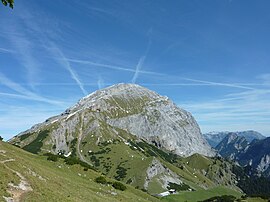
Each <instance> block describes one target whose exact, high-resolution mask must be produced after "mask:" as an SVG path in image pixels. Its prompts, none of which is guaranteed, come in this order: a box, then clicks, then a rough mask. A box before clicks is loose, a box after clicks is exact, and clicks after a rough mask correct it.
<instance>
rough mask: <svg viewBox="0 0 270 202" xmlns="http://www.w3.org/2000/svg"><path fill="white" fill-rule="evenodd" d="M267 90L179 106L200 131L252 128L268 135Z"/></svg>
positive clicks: (269, 104) (269, 93)
mask: <svg viewBox="0 0 270 202" xmlns="http://www.w3.org/2000/svg"><path fill="white" fill-rule="evenodd" d="M269 100H270V90H247V91H243V92H239V93H231V94H227V95H225V96H224V97H223V98H222V99H216V100H205V101H199V102H193V103H182V104H179V105H180V107H183V108H185V109H187V110H188V111H190V112H192V113H193V115H194V116H195V118H196V119H197V120H198V122H199V124H200V126H201V128H202V130H203V131H204V132H209V131H213V130H217V128H218V129H219V130H227V131H232V130H247V129H255V130H258V131H259V132H262V133H265V135H270V134H268V131H269V123H270V111H269V109H270V103H269Z"/></svg>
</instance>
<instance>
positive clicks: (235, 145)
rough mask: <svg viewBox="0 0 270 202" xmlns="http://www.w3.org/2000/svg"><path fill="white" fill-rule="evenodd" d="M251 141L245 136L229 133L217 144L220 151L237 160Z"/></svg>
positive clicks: (222, 154) (226, 156)
mask: <svg viewBox="0 0 270 202" xmlns="http://www.w3.org/2000/svg"><path fill="white" fill-rule="evenodd" d="M248 145H249V143H248V142H247V140H246V139H245V138H244V137H240V136H238V135H237V134H235V133H229V134H228V135H227V136H226V137H225V138H224V139H223V140H222V141H221V142H220V143H219V144H218V145H217V146H216V148H215V149H216V150H217V151H218V153H219V154H220V155H221V156H223V157H225V158H229V159H231V160H237V158H238V156H239V155H240V153H242V152H244V151H245V150H246V149H247V148H248Z"/></svg>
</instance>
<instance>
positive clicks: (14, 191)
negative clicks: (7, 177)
mask: <svg viewBox="0 0 270 202" xmlns="http://www.w3.org/2000/svg"><path fill="white" fill-rule="evenodd" d="M13 161H15V159H7V160H4V161H0V163H1V164H3V165H4V166H5V168H6V169H8V170H10V171H11V172H13V173H15V174H16V175H17V176H18V177H19V178H20V183H19V184H18V185H15V184H13V183H11V182H10V183H8V190H7V192H8V193H9V194H10V195H11V196H12V197H5V196H3V198H4V199H5V200H6V202H20V201H22V197H23V195H24V194H26V193H27V192H30V191H33V189H32V187H31V186H30V184H29V183H28V182H27V180H26V178H25V177H24V176H23V175H22V174H21V173H19V172H18V171H16V170H13V169H12V168H10V167H9V166H7V165H6V163H8V162H13Z"/></svg>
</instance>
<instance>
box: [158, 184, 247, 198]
mask: <svg viewBox="0 0 270 202" xmlns="http://www.w3.org/2000/svg"><path fill="white" fill-rule="evenodd" d="M222 195H232V196H235V197H236V198H240V197H241V195H242V194H241V193H240V192H237V191H234V190H232V189H229V188H227V187H221V186H219V187H215V188H211V189H208V190H198V191H193V192H181V193H180V194H175V195H170V196H166V197H164V198H162V201H164V202H165V201H166V202H196V201H202V200H205V199H209V198H211V197H214V196H222Z"/></svg>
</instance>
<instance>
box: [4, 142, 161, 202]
mask: <svg viewBox="0 0 270 202" xmlns="http://www.w3.org/2000/svg"><path fill="white" fill-rule="evenodd" d="M0 150H4V151H6V153H3V152H0V161H3V160H7V159H14V160H15V161H13V162H6V163H5V165H6V166H7V167H8V168H11V169H13V170H15V171H17V172H19V173H20V174H21V175H23V176H24V177H25V178H26V180H27V181H28V182H29V184H30V186H31V187H32V188H33V191H31V192H28V193H27V194H25V195H24V196H23V201H105V202H106V201H157V199H156V198H153V197H151V196H150V195H148V194H146V193H144V192H142V191H140V190H136V189H134V188H132V187H131V186H128V189H127V190H126V191H124V192H122V191H117V190H115V189H113V188H112V187H111V186H104V185H100V184H97V183H95V182H94V179H95V178H96V177H97V176H99V175H100V174H99V173H97V172H95V171H92V170H88V171H83V168H82V167H80V166H78V165H75V166H67V165H66V164H64V163H63V160H60V161H58V162H49V161H47V160H46V157H43V156H38V155H34V154H31V153H28V152H26V151H23V150H22V149H19V148H16V147H14V146H12V145H9V144H8V143H4V142H1V141H0ZM7 167H5V166H4V164H3V163H0V173H1V176H0V178H1V180H0V201H3V200H4V199H3V197H2V196H8V195H9V194H8V193H7V192H6V190H7V189H8V183H9V182H12V183H14V184H18V183H19V182H20V178H19V177H18V176H17V175H16V174H15V173H13V172H12V171H10V170H9V169H8V168H7ZM39 176H41V177H39ZM111 192H116V193H117V195H116V196H114V195H112V194H111Z"/></svg>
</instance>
